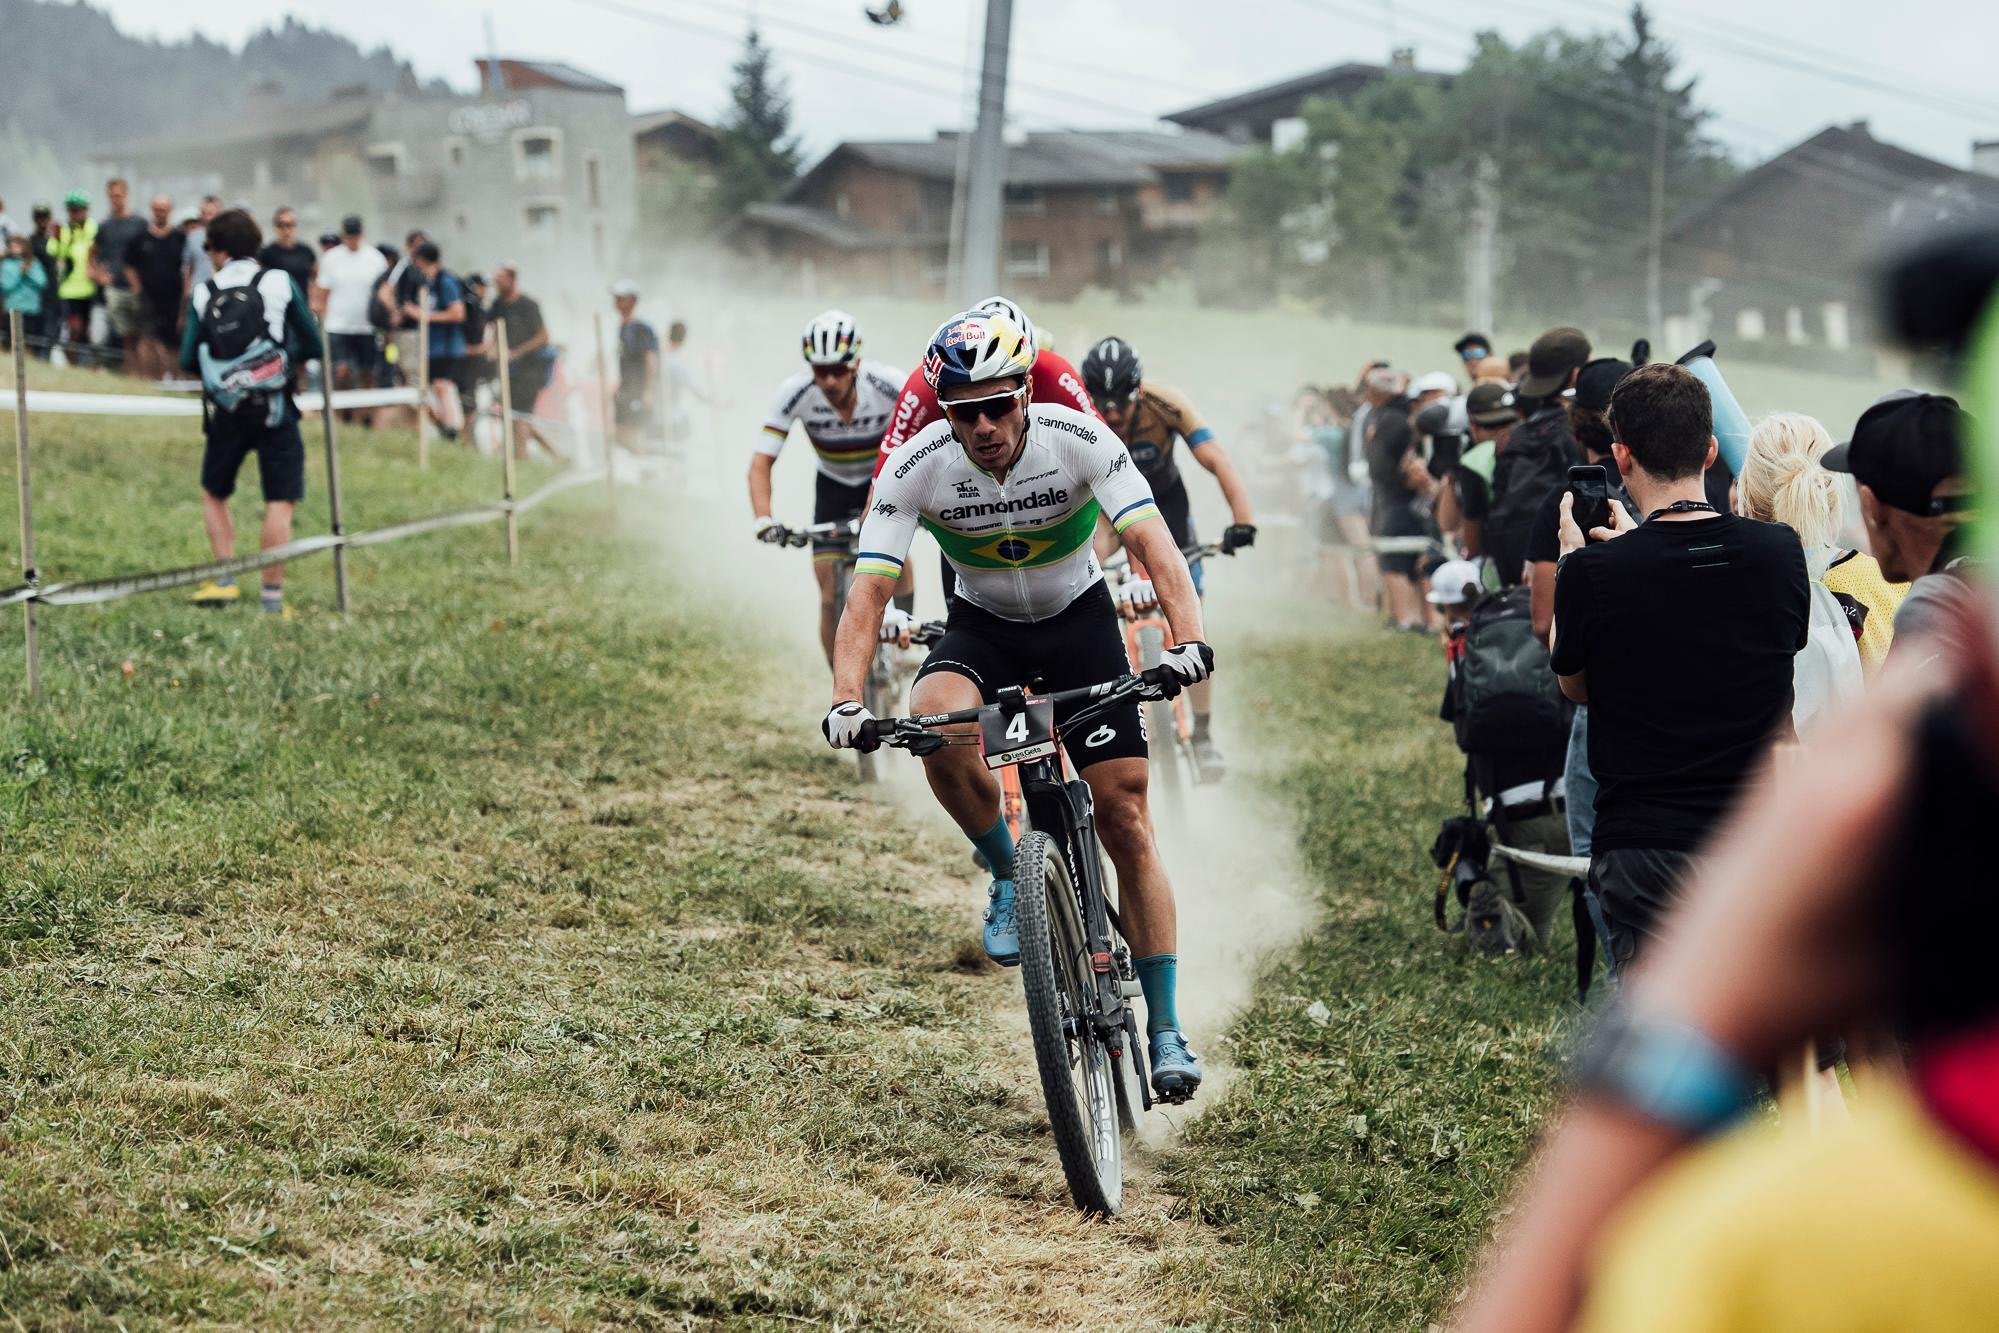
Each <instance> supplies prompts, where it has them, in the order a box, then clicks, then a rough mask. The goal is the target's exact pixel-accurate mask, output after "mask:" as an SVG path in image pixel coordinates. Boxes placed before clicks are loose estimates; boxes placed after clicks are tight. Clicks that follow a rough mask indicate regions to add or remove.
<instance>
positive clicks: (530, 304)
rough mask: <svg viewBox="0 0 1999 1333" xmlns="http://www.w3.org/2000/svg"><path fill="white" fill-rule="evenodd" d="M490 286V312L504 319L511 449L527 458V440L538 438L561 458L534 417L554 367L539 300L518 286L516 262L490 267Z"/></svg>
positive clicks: (552, 349) (518, 269)
mask: <svg viewBox="0 0 1999 1333" xmlns="http://www.w3.org/2000/svg"><path fill="white" fill-rule="evenodd" d="M493 290H494V297H493V308H492V310H491V312H490V314H491V316H492V318H493V319H495V320H502V319H503V320H505V321H506V322H507V391H508V400H509V406H511V407H512V408H513V411H514V452H515V454H516V455H517V456H518V457H521V458H526V457H527V455H528V442H529V441H530V440H538V441H540V442H541V447H542V448H544V449H546V450H548V451H549V452H550V453H551V454H554V455H555V456H556V457H558V458H560V457H562V452H561V451H560V450H558V449H557V448H556V447H555V446H554V445H553V444H551V443H549V440H548V436H547V435H546V434H545V433H543V431H542V429H541V427H540V426H539V425H538V424H537V423H536V421H535V419H534V408H535V403H536V402H537V401H538V400H539V399H540V398H541V391H542V390H543V389H545V388H547V387H548V380H549V376H550V375H551V374H552V373H553V372H554V370H555V348H554V347H553V346H551V345H550V343H549V341H548V325H547V323H546V322H544V321H543V319H542V316H541V303H540V302H538V301H536V300H535V299H534V298H533V297H532V296H529V295H528V294H527V293H526V292H524V291H522V290H521V271H520V267H519V265H517V264H511V263H508V264H502V265H500V266H499V267H498V268H496V269H494V270H493Z"/></svg>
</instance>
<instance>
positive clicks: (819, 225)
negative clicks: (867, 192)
mask: <svg viewBox="0 0 1999 1333" xmlns="http://www.w3.org/2000/svg"><path fill="white" fill-rule="evenodd" d="M742 215H743V217H744V218H745V219H747V220H748V221H750V222H756V223H761V224H762V225H764V226H766V227H772V228H775V229H776V230H779V231H794V232H798V233H801V234H802V235H806V236H810V237H811V238H812V239H814V240H816V241H824V242H825V243H826V244H828V245H830V246H833V247H835V248H836V249H840V250H875V249H879V248H881V247H882V246H885V245H887V244H889V238H888V237H887V236H884V235H882V234H881V233H880V232H878V231H876V230H875V229H874V228H872V227H867V226H863V225H862V224H861V223H858V222H855V221H854V220H853V219H851V218H843V217H841V216H840V215H839V214H837V213H834V212H832V211H831V210H829V209H824V208H810V207H807V206H806V205H804V204H783V203H775V204H772V203H754V204H746V205H744V207H743V214H742Z"/></svg>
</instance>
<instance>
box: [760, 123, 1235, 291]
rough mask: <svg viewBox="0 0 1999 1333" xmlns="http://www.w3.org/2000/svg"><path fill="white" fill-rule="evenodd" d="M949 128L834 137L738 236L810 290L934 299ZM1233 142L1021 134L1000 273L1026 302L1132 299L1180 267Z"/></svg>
mask: <svg viewBox="0 0 1999 1333" xmlns="http://www.w3.org/2000/svg"><path fill="white" fill-rule="evenodd" d="M962 146H963V144H962V141H961V137H960V136H959V135H958V134H957V133H956V132H955V131H940V132H939V133H938V135H937V137H936V138H934V139H928V140H917V141H913V142H891V143H875V142H849V143H843V144H840V145H839V146H838V147H836V148H834V149H833V151H831V152H830V153H828V154H827V155H826V156H825V157H824V158H822V159H820V160H819V162H818V163H816V164H815V165H814V166H813V167H812V168H811V169H810V170H809V171H807V172H806V173H805V174H804V175H802V176H800V177H799V178H798V179H797V180H796V181H794V182H792V184H791V186H790V187H789V188H788V189H786V190H785V192H784V194H783V195H781V196H780V197H779V198H778V199H777V200H776V201H774V202H771V203H765V204H752V205H751V206H750V207H749V208H747V209H745V210H744V212H743V214H742V216H741V217H740V218H738V219H737V225H736V226H735V227H734V228H733V229H732V233H733V240H734V243H735V244H736V245H737V247H738V248H739V249H742V250H744V251H746V252H748V253H750V254H752V255H753V256H755V257H756V258H757V259H759V260H760V261H761V262H762V263H763V264H764V265H765V266H767V267H771V268H775V269H777V270H779V271H781V272H783V271H788V272H789V273H790V274H791V275H793V276H795V277H796V278H797V279H798V280H799V281H800V282H801V283H802V284H804V285H806V286H808V287H810V288H812V289H813V290H818V289H821V288H824V289H826V290H829V291H832V290H866V291H891V292H897V293H903V294H908V295H918V296H938V295H941V294H943V291H944V288H945V286H946V283H947V280H948V276H949V275H948V268H949V262H950V238H951V221H952V206H953V205H952V195H953V183H954V181H955V180H956V179H957V175H958V166H959V158H960V150H961V148H962ZM1237 151H1238V149H1237V146H1236V145H1234V144H1231V143H1229V142H1228V141H1227V140H1225V139H1222V138H1219V137H1218V136H1215V135H1211V134H1202V133H1189V132H1181V131H1167V130H1063V131H1055V132H1050V133H1045V134H1042V133H1037V134H1028V135H1026V136H1024V137H1023V138H1022V139H1021V140H1020V141H1018V142H1015V143H1012V144H1010V145H1009V146H1008V147H1007V152H1006V187H1005V196H1004V197H1005V219H1004V226H1003V231H1002V254H1001V261H1002V268H1003V281H1004V282H1005V285H1006V288H1007V290H1008V291H1010V292H1017V293H1019V294H1020V295H1021V296H1023V297H1041V298H1043V299H1053V300H1066V299H1068V298H1070V297H1073V296H1075V295H1076V294H1077V293H1078V292H1080V291H1082V290H1083V289H1084V288H1086V287H1100V288H1105V289H1108V290H1111V291H1116V292H1120V293H1129V292H1132V291H1134V290H1136V289H1137V288H1138V287H1141V286H1143V285H1145V284H1147V283H1149V282H1152V281H1155V280H1156V279H1158V278H1160V277H1162V276H1165V275H1167V274H1169V273H1172V272H1174V271H1176V270H1178V269H1180V268H1182V267H1184V266H1185V265H1186V264H1187V263H1188V262H1189V261H1190V260H1191V258H1192V255H1193V249H1194V243H1195V239H1196V235H1197V232H1198V230H1199V228H1200V225H1201V223H1202V222H1203V221H1205V220H1206V218H1207V217H1208V215H1209V213H1210V212H1212V210H1213V208H1214V206H1215V204H1216V202H1217V201H1218V200H1219V199H1220V197H1221V194H1222V192H1223V191H1224V190H1225V189H1227V187H1228V177H1229V164H1230V162H1231V160H1232V159H1233V158H1234V156H1235V154H1236V152H1237Z"/></svg>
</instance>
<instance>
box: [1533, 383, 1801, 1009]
mask: <svg viewBox="0 0 1999 1333" xmlns="http://www.w3.org/2000/svg"><path fill="white" fill-rule="evenodd" d="M1611 420H1612V422H1613V423H1614V425H1615V432H1616V437H1617V438H1616V440H1615V442H1614V443H1613V444H1612V446H1611V450H1612V454H1613V456H1614V457H1615V459H1616V461H1617V465H1618V468H1619V470H1620V471H1621V472H1622V473H1623V475H1624V480H1625V486H1626V489H1627V490H1628V491H1629V492H1630V494H1631V498H1632V500H1633V501H1635V502H1636V504H1637V506H1638V510H1639V511H1640V512H1641V514H1642V516H1643V518H1644V521H1643V522H1638V521H1636V519H1635V518H1634V516H1633V515H1632V514H1631V513H1630V512H1629V511H1627V510H1626V509H1625V508H1624V506H1623V505H1621V504H1619V505H1615V506H1613V508H1612V510H1611V527H1610V528H1609V529H1604V528H1597V529H1595V530H1593V531H1592V532H1591V533H1589V534H1584V533H1582V532H1581V531H1579V530H1578V529H1577V527H1576V524H1575V521H1574V518H1573V516H1572V514H1571V512H1570V509H1571V506H1570V502H1569V500H1568V498H1567V497H1566V495H1565V496H1564V498H1563V499H1562V501H1561V502H1560V503H1561V520H1562V528H1561V544H1562V558H1561V562H1560V570H1559V572H1558V573H1557V575H1556V579H1555V618H1554V626H1553V636H1554V653H1553V666H1554V670H1555V674H1556V675H1557V676H1558V677H1559V678H1560V680H1561V685H1562V692H1563V693H1564V694H1566V695H1567V696H1568V697H1569V698H1571V699H1573V700H1575V701H1576V702H1577V703H1586V704H1588V705H1589V706H1590V721H1589V760H1590V767H1591V769H1592V770H1593V771H1594V772H1595V774H1596V780H1597V784H1598V786H1597V795H1596V828H1595V830H1594V834H1593V837H1592V844H1591V850H1590V857H1591V863H1590V892H1591V895H1592V897H1593V910H1594V911H1595V912H1596V913H1598V914H1599V915H1598V920H1599V928H1600V929H1601V931H1602V932H1603V935H1604V944H1605V947H1606V950H1607V952H1608V956H1609V964H1610V967H1611V970H1612V975H1613V976H1615V975H1617V974H1618V972H1619V971H1621V970H1622V969H1623V968H1624V967H1626V966H1628V965H1629V964H1630V963H1631V961H1632V959H1633V958H1635V957H1636V956H1637V954H1638V951H1639V949H1640V947H1641V943H1642V941H1643V940H1644V939H1646V938H1647V937H1649V936H1651V935H1652V934H1654V933H1656V931H1657V929H1658V926H1659V924H1660V920H1661V918H1662V917H1663V916H1664V915H1665V913H1666V911H1667V909H1668V908H1669V907H1670V906H1671V904H1672V902H1673V899H1674V897H1675V896H1676V895H1677V893H1678V891H1679V888H1680V885H1681V883H1682V882H1683V881H1684V880H1685V878H1686V876H1687V873H1688V870H1689V866H1690V862H1691V858H1692V856H1693V854H1694V853H1696V852H1697V851H1699V850H1700V848H1701V846H1702V845H1703V844H1704V843H1705V842H1706V840H1707V838H1708V836H1709V834H1710V833H1712V832H1713V830H1714V828H1715V826H1716V825H1717V824H1718V823H1719V822H1720V821H1721V819H1722V817H1723V815H1725V814H1726V813H1727V811H1728V810H1729V808H1730V807H1731V806H1732V805H1733V804H1734V802H1735V800H1736V798H1737V797H1738V796H1739V795H1740V794H1741V792H1742V790H1743V787H1744V786H1745V784H1746V783H1747V782H1748V780H1749V777H1750V774H1751V773H1752V772H1753V771H1754V769H1755V767H1756V764H1757V762H1758V761H1759V759H1760V758H1761V757H1762V754H1763V751H1764V748H1765V747H1766V746H1767V745H1768V744H1769V743H1770V741H1771V740H1772V739H1773V738H1776V737H1778V736H1780V735H1782V734H1784V733H1785V732H1787V731H1788V729H1789V726H1790V716H1791V671H1792V659H1793V658H1794V657H1795V656H1796V655H1797V653H1798V651H1799V650H1800V649H1802V648H1803V647H1804V645H1805V637H1806V632H1807V627H1808V621H1809V607H1810V602H1809V593H1808V590H1807V587H1808V585H1807V583H1806V576H1805V559H1804V551H1803V548H1801V547H1800V546H1799V545H1798V538H1797V535H1796V534H1795V533H1793V532H1792V531H1790V529H1788V528H1785V527H1782V526H1781V525H1778V524H1775V523H1758V522H1756V521H1754V520H1752V519H1746V518H1739V517H1737V516H1735V515H1733V514H1719V513H1716V512H1715V510H1714V509H1713V508H1712V507H1711V506H1710V505H1709V504H1708V503H1707V500H1706V496H1705V492H1704V490H1703V487H1702V480H1701V474H1702V472H1703V470H1704V469H1705V468H1706V467H1707V465H1708V463H1709V462H1710V460H1711V459H1712V458H1713V457H1714V453H1715V441H1714V424H1713V409H1712V405H1711V403H1710V402H1709V399H1708V393H1707V389H1706V388H1705V387H1704V386H1703V385H1702V384H1701V382H1700V381H1699V380H1698V379H1696V378H1694V376H1693V374H1692V373H1691V372H1689V371H1687V370H1686V369H1684V368H1683V367H1680V366H1673V365H1650V366H1645V367H1643V368H1641V369H1639V370H1635V371H1633V372H1632V373H1631V374H1630V375H1628V376H1626V377H1625V378H1624V380H1623V381H1622V382H1621V383H1619V384H1618V386H1617V388H1616V389H1615V390H1614V391H1613V392H1612V394H1611Z"/></svg>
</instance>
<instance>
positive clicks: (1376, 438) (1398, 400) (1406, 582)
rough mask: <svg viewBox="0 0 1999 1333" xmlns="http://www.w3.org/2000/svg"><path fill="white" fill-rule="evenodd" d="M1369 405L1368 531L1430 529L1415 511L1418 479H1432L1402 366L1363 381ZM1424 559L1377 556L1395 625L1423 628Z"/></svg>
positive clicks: (1393, 533)
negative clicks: (1419, 453)
mask: <svg viewBox="0 0 1999 1333" xmlns="http://www.w3.org/2000/svg"><path fill="white" fill-rule="evenodd" d="M1364 384H1365V388H1366V395H1367V402H1368V405H1369V411H1368V414H1367V426H1366V438H1365V439H1364V440H1363V442H1362V450H1363V454H1364V456H1365V457H1366V459H1367V475H1368V480H1369V481H1370V482H1371V483H1372V484H1373V488H1374V519H1373V523H1372V524H1371V525H1370V531H1371V532H1372V533H1373V534H1374V535H1375V536H1376V537H1399V538H1407V537H1421V536H1425V535H1427V534H1426V532H1425V530H1424V526H1423V520H1422V518H1421V517H1420V516H1419V515H1418V514H1417V512H1416V505H1417V503H1418V502H1419V501H1420V500H1422V499H1423V498H1425V497H1424V494H1423V493H1422V492H1420V491H1418V490H1417V485H1418V484H1419V483H1421V484H1425V485H1428V484H1431V483H1430V476H1429V471H1428V469H1426V468H1424V467H1423V466H1422V460H1421V459H1420V458H1417V459H1416V460H1415V463H1414V465H1413V466H1412V464H1411V461H1410V460H1411V458H1412V456H1413V452H1414V450H1415V448H1416V432H1415V431H1414V430H1413V429H1412V428H1411V427H1410V424H1409V398H1408V395H1407V394H1406V392H1405V391H1404V389H1405V377H1404V376H1403V375H1402V374H1401V373H1400V372H1398V371H1394V370H1389V369H1387V368H1377V369H1374V370H1370V371H1368V373H1367V378H1366V380H1365V381H1364ZM1421 559H1422V557H1421V555H1420V554H1418V553H1416V552H1413V551H1411V552H1384V553H1383V554H1381V555H1378V556H1376V557H1375V563H1376V564H1377V565H1378V566H1379V567H1380V569H1381V582H1382V587H1383V588H1384V589H1385V591H1386V592H1387V599H1388V614H1389V616H1390V617H1391V618H1392V619H1393V620H1394V622H1395V628H1397V629H1406V630H1424V629H1427V626H1426V625H1425V623H1424V618H1423V601H1422V598H1421V597H1420V596H1419V595H1418V593H1417V591H1416V583H1415V578H1416V566H1417V564H1418V562H1419V561H1420V560H1421Z"/></svg>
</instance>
